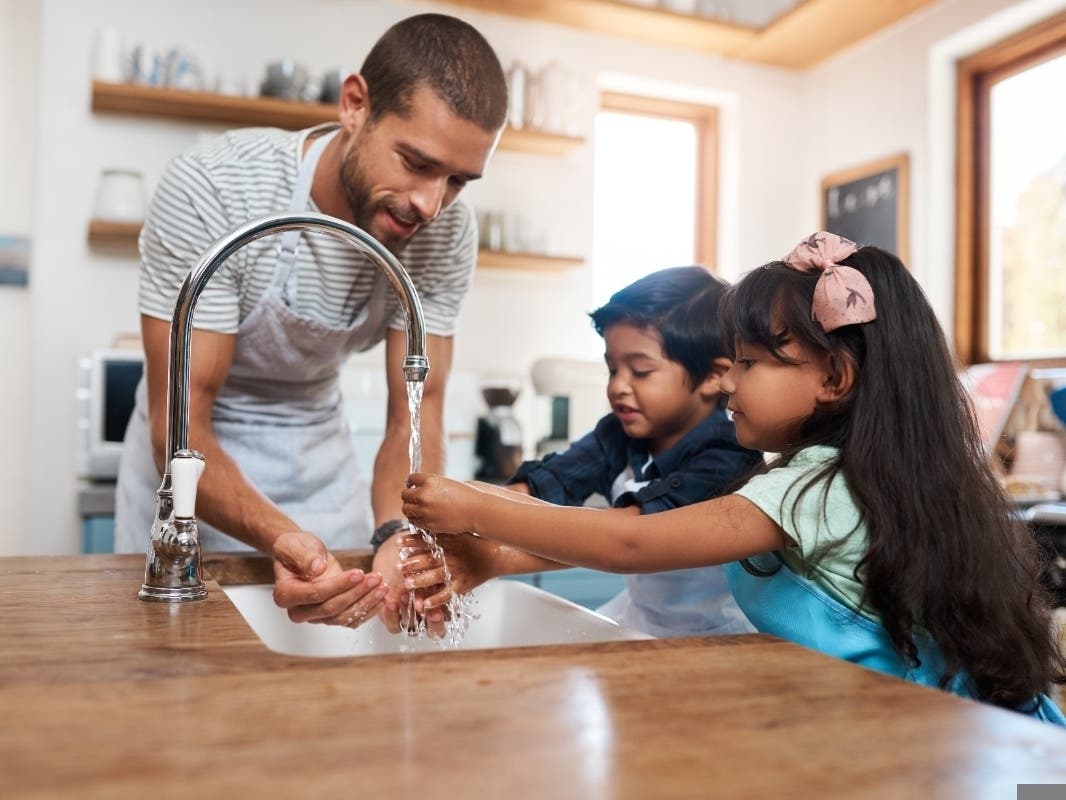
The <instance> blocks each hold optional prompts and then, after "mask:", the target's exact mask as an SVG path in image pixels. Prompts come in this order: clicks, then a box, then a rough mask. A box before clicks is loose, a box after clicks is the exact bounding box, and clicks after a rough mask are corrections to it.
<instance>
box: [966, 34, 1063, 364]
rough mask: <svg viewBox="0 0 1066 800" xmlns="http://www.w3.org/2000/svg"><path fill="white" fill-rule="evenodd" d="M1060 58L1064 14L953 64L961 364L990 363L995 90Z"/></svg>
mask: <svg viewBox="0 0 1066 800" xmlns="http://www.w3.org/2000/svg"><path fill="white" fill-rule="evenodd" d="M1062 55H1066V13H1062V14H1058V15H1056V16H1054V17H1051V18H1050V19H1046V20H1043V21H1042V22H1039V23H1037V24H1035V25H1033V26H1031V27H1029V28H1026V29H1025V30H1023V31H1021V32H1020V33H1017V34H1015V35H1013V36H1010V37H1008V38H1006V39H1003V40H1002V41H999V42H997V43H996V44H993V45H991V46H990V47H987V48H984V49H983V50H980V51H978V52H976V53H974V54H972V55H970V56H967V57H966V58H963V59H960V60H959V61H958V62H957V69H956V88H957V91H956V150H955V153H956V174H955V209H956V210H955V324H954V334H955V348H956V351H957V353H958V356H959V359H960V360H961V361H962V362H963V363H964V364H976V363H982V362H987V361H991V360H992V358H991V356H990V347H989V330H988V324H989V300H990V296H989V295H990V288H989V283H990V282H989V275H988V270H989V264H988V227H989V211H988V209H989V199H990V198H989V186H988V184H989V138H990V126H991V118H990V113H989V112H990V101H991V91H992V87H993V86H994V85H995V84H997V83H998V82H1000V81H1002V80H1004V79H1005V78H1009V77H1011V76H1012V75H1016V74H1018V73H1020V72H1024V71H1025V70H1027V69H1029V68H1031V67H1034V66H1037V65H1038V64H1041V63H1043V62H1045V61H1049V60H1051V59H1053V58H1057V57H1059V56H1062ZM1003 360H1006V361H1012V360H1018V359H1003ZM1022 360H1024V361H1025V362H1027V363H1030V364H1035V365H1048V366H1052V365H1056V366H1058V365H1066V353H1063V354H1062V355H1061V356H1054V357H1048V358H1031V359H1022Z"/></svg>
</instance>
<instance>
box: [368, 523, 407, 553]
mask: <svg viewBox="0 0 1066 800" xmlns="http://www.w3.org/2000/svg"><path fill="white" fill-rule="evenodd" d="M406 529H407V523H406V522H405V521H404V520H402V519H390V520H388V521H387V522H383V523H381V524H380V525H379V526H378V527H377V530H375V531H374V535H373V536H371V537H370V548H371V549H372V550H373V551H374V555H377V552H378V550H380V549H381V545H383V544H385V542H387V541H388V540H389V539H390V538H391V537H392V536H393V535H395V534H396V533H399V532H400V531H402V530H406Z"/></svg>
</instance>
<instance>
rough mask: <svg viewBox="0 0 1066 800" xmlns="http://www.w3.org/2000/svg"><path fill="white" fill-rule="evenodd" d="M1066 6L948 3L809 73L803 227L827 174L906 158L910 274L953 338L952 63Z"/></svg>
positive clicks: (1051, 2)
mask: <svg viewBox="0 0 1066 800" xmlns="http://www.w3.org/2000/svg"><path fill="white" fill-rule="evenodd" d="M1063 8H1066V0H1027V1H1026V2H1012V0H946V1H943V2H940V3H936V4H935V5H933V6H931V7H929V8H928V9H926V10H923V11H920V12H918V13H916V14H913V15H911V16H910V17H907V18H906V19H904V20H903V21H902V22H900V23H898V24H897V25H895V26H893V27H891V28H889V29H887V30H885V31H882V32H881V33H880V34H879V35H877V36H875V37H871V38H870V39H868V40H866V41H864V42H862V43H860V44H859V45H857V46H856V47H853V48H851V49H849V50H847V51H845V52H844V53H842V54H840V55H838V56H837V57H835V58H833V59H830V60H829V61H826V62H824V63H823V64H821V65H819V66H817V67H815V68H814V69H812V70H810V71H808V72H807V73H806V76H805V81H804V86H803V94H804V96H805V97H806V98H808V100H809V101H810V105H811V107H812V108H813V109H814V111H813V113H812V120H814V121H813V124H812V123H808V125H807V127H808V129H809V130H810V132H811V135H810V136H808V137H807V142H806V148H805V157H804V158H803V159H802V162H801V164H802V173H803V183H804V186H807V187H810V188H809V190H808V192H807V193H806V194H805V195H804V198H803V201H804V207H805V208H806V210H807V212H806V214H805V215H804V217H801V219H803V218H805V219H807V220H808V224H807V225H805V226H804V227H805V228H809V227H813V226H815V225H817V224H818V214H819V211H818V188H819V186H820V185H821V180H822V178H823V177H824V176H825V175H826V174H828V173H831V172H834V171H837V170H840V169H844V168H848V167H851V166H854V165H857V164H862V163H865V162H867V161H871V160H875V159H878V158H881V157H883V156H888V155H892V154H895V153H898V152H906V153H909V154H910V176H911V185H910V259H909V261H910V263H909V264H908V266H909V267H910V268H911V269H912V271H913V272H914V274H915V275H916V276H917V278H918V280H919V281H920V282H921V283H922V286H923V288H924V289H925V291H926V293H927V295H928V296H929V300H930V302H931V303H932V305H933V307H934V309H935V310H936V312H937V315H938V316H939V318H940V321H941V324H943V325H944V327H945V329H946V330H947V332H948V335H949V336H950V335H951V332H952V330H951V328H952V315H953V313H954V295H953V293H954V269H955V264H954V261H953V259H954V238H953V237H954V226H955V208H954V187H955V147H954V136H955V68H954V62H955V60H957V59H958V58H960V57H962V56H965V55H967V54H969V53H972V52H974V51H976V50H979V49H981V48H982V47H984V46H987V45H989V44H991V43H992V42H995V41H998V40H1000V39H1002V38H1004V37H1006V36H1008V35H1010V34H1011V33H1013V32H1015V31H1018V30H1020V29H1022V28H1024V27H1027V26H1028V25H1032V24H1034V23H1036V22H1038V21H1039V20H1041V19H1043V18H1045V17H1048V16H1050V15H1052V14H1054V13H1056V12H1057V11H1060V10H1062V9H1063ZM793 233H795V231H793ZM800 233H802V231H801V232H800ZM792 238H796V236H793V237H792Z"/></svg>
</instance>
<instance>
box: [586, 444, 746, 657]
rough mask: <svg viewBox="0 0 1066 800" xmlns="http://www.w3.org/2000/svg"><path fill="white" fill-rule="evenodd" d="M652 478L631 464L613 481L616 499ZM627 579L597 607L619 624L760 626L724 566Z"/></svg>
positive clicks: (682, 630) (697, 631) (656, 629)
mask: <svg viewBox="0 0 1066 800" xmlns="http://www.w3.org/2000/svg"><path fill="white" fill-rule="evenodd" d="M649 465H650V462H649V464H645V465H644V470H647V468H648V466H649ZM647 483H648V481H646V480H637V479H636V478H635V476H634V475H633V469H632V467H626V469H625V470H624V471H623V472H622V474H621V475H619V476H618V478H616V479H615V482H614V485H613V486H611V503H612V504H613V503H614V501H615V500H617V499H618V498H619V497H620V496H621V495H622V494H624V493H625V492H636V491H638V490H639V489H641V488H643V487H644V486H645V485H647ZM625 579H626V588H625V589H623V590H622V591H621V592H619V593H618V594H616V595H615V596H614V597H612V598H611V599H610V600H608V601H607V602H606V603H604V604H603V605H602V606H600V607H599V608H598V609H596V610H597V611H598V612H600V613H601V614H603V615H604V616H605V617H609V618H610V619H613V620H614V621H615V622H617V623H618V624H619V625H624V626H625V627H627V628H634V629H635V630H638V631H644V633H648V634H651V635H652V636H656V637H659V638H664V637H670V636H708V635H716V634H725V633H753V632H754V631H755V628H754V627H752V625H751V623H750V622H748V619H747V617H745V616H744V612H743V611H741V610H740V607H739V606H737V603H736V601H735V600H734V599H733V594H732V592H730V590H729V583H728V581H727V580H726V573H725V568H724V567H720V566H715V567H696V568H694V569H675V570H670V571H669V572H649V573H646V574H641V575H626V576H625Z"/></svg>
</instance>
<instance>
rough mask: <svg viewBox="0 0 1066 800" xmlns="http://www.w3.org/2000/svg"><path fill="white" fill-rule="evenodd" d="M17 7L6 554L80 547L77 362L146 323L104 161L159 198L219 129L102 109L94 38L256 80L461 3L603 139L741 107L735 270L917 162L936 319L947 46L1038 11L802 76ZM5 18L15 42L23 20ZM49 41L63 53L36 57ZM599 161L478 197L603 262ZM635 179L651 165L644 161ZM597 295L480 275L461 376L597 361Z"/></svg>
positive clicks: (145, 8) (489, 183)
mask: <svg viewBox="0 0 1066 800" xmlns="http://www.w3.org/2000/svg"><path fill="white" fill-rule="evenodd" d="M1063 2H1066V0H1063ZM0 3H2V5H0V9H3V11H4V18H3V21H4V27H3V29H2V30H3V34H2V36H3V38H2V39H0V43H2V44H5V45H6V44H7V43H8V38H9V37H10V38H11V39H12V41H14V42H15V43H16V44H17V46H18V47H20V48H22V49H23V50H29V51H30V52H31V57H29V58H24V59H21V60H20V61H19V62H18V63H19V68H18V70H17V71H16V72H17V76H18V77H17V81H16V78H15V74H13V71H12V70H10V69H7V68H6V67H7V65H8V60H9V59H11V58H12V57H13V55H12V53H11V52H10V51H11V48H9V47H7V46H5V47H4V48H3V52H2V53H0V58H3V59H5V60H4V61H0V66H3V67H5V69H3V70H2V71H0V92H2V94H0V100H6V99H7V98H8V97H11V98H13V99H14V100H15V101H16V102H15V108H16V109H18V110H20V112H21V113H19V114H17V115H16V117H17V118H19V119H26V120H28V124H27V125H26V130H25V131H17V132H13V131H11V130H5V131H0V137H3V138H0V144H4V145H7V146H6V147H2V148H0V166H2V174H3V175H5V176H6V175H8V174H13V175H14V177H15V179H16V180H15V181H14V185H15V186H16V187H20V188H19V190H18V191H16V192H14V193H13V192H11V191H10V190H9V191H8V192H6V193H5V194H6V195H7V196H6V197H5V198H4V199H2V200H0V231H3V230H4V229H7V228H12V227H13V226H14V227H17V226H18V225H20V224H21V225H23V226H24V227H25V228H26V229H32V232H33V237H34V247H35V250H34V258H33V265H32V270H33V275H32V279H31V287H30V290H29V292H21V293H20V294H19V295H17V296H16V299H14V300H12V302H11V303H10V304H9V305H10V307H9V305H6V303H7V301H8V300H9V299H10V298H9V297H5V296H2V295H0V303H3V304H5V305H0V335H3V336H4V341H6V342H13V341H27V340H28V341H29V344H28V345H27V346H26V348H25V349H20V350H19V353H16V354H11V355H8V354H5V355H4V356H3V357H2V358H0V387H5V389H4V391H3V392H0V395H2V396H3V402H4V404H5V405H4V408H5V409H7V408H8V407H9V405H10V403H11V401H12V397H11V396H10V393H9V392H8V390H7V389H6V387H28V394H25V393H24V394H23V395H21V396H20V395H19V394H18V391H17V390H16V392H15V394H14V402H15V403H16V405H15V406H14V407H13V408H12V410H11V413H10V414H8V413H5V414H3V415H0V425H3V426H9V429H8V428H0V433H6V434H7V435H5V437H4V439H3V441H5V443H6V444H7V443H10V444H9V446H8V450H9V452H8V459H7V464H17V465H18V468H17V469H16V470H14V472H13V473H12V474H11V475H9V476H8V480H6V481H4V482H3V483H2V484H0V512H4V513H5V514H6V515H9V516H5V520H10V519H15V520H18V519H21V520H22V524H21V525H15V526H13V525H10V524H8V523H7V522H6V521H5V524H4V525H3V527H2V528H0V552H8V553H11V552H22V553H65V552H75V551H76V550H77V549H78V547H79V540H78V533H77V530H78V527H77V523H78V520H77V515H76V510H75V504H74V503H75V501H74V498H75V494H76V488H77V484H76V480H75V478H74V474H73V473H74V449H75V437H74V431H75V419H74V400H73V396H74V388H75V379H76V375H75V366H76V362H77V359H78V357H79V356H81V355H83V354H84V353H86V352H88V351H89V350H91V349H92V348H94V347H98V346H106V345H107V344H109V342H110V341H111V339H112V338H113V336H114V335H115V334H116V333H117V332H120V331H134V330H136V327H137V316H136V310H135V309H136V262H135V260H134V259H132V258H130V257H129V255H128V254H124V253H121V252H119V253H108V252H100V251H94V250H90V249H89V248H88V246H87V245H86V243H85V230H86V225H87V222H88V219H89V216H90V210H91V205H92V198H93V191H94V189H95V185H96V179H97V176H98V174H99V172H100V170H101V169H103V168H105V167H112V166H119V167H131V168H135V169H139V170H141V171H142V172H143V173H144V174H145V176H146V178H147V180H148V183H149V186H154V184H155V182H156V180H157V179H158V176H159V174H160V171H161V170H162V167H163V165H164V162H165V160H166V158H167V157H168V156H170V155H171V154H174V153H177V152H178V151H180V150H182V149H184V148H185V147H188V146H189V145H191V144H192V143H193V142H194V141H195V140H196V137H197V136H198V135H200V134H201V133H203V132H205V131H217V130H220V128H204V127H202V126H197V125H192V124H185V123H171V122H165V121H158V120H146V119H134V118H124V117H118V116H102V115H101V116H97V115H93V114H92V113H91V112H90V110H89V92H90V85H89V75H88V65H89V58H90V45H91V33H92V31H93V30H94V29H97V28H100V27H103V26H110V27H114V28H116V29H117V30H118V31H119V32H120V33H121V34H122V35H123V36H124V37H125V38H126V39H127V40H128V41H136V42H143V43H146V44H149V45H153V46H159V47H165V46H170V45H179V46H183V47H185V48H188V49H190V50H192V51H193V52H194V53H196V54H198V55H200V56H201V57H202V58H203V59H204V61H205V66H207V68H208V70H209V71H210V72H217V71H225V72H227V73H242V72H243V73H244V74H246V75H247V76H248V77H249V78H250V79H253V80H258V77H259V74H260V71H261V69H262V66H263V65H264V64H265V63H266V62H267V61H269V60H271V59H273V58H277V57H281V56H289V57H293V58H296V59H297V60H300V61H303V62H305V63H306V64H307V65H308V66H309V67H310V68H312V69H316V70H323V69H327V68H330V67H342V68H356V67H357V66H358V64H359V62H360V61H361V59H362V56H363V55H364V54H365V52H366V50H367V49H368V47H369V45H370V44H371V42H372V41H373V39H374V38H375V37H376V36H377V35H378V34H379V33H380V32H381V31H382V30H383V29H384V28H385V27H387V26H388V25H389V24H391V23H392V22H393V21H395V20H397V19H400V18H402V17H404V16H407V15H409V14H411V13H416V12H418V11H422V10H446V11H450V12H451V13H455V14H457V15H459V16H462V17H464V18H466V19H468V20H470V21H471V22H473V23H474V24H475V25H477V26H478V27H479V28H480V29H481V30H482V31H483V32H484V33H485V34H486V36H487V37H488V38H489V40H490V41H492V42H493V44H494V45H495V46H496V48H497V50H498V52H499V53H500V55H501V58H502V60H504V61H505V62H507V61H509V60H511V59H512V58H520V59H521V60H522V61H524V62H525V63H527V64H529V65H531V66H533V67H538V66H540V65H542V64H543V63H545V62H547V61H548V60H549V59H550V58H559V59H560V60H562V61H564V62H566V63H567V64H568V65H569V66H571V67H572V68H574V69H575V70H577V72H578V73H579V75H580V78H581V85H582V87H583V92H584V100H585V102H584V108H585V112H584V115H583V117H582V128H583V132H584V133H585V134H591V130H592V114H593V111H594V106H595V95H596V90H597V88H600V87H608V88H611V89H615V90H618V89H621V90H625V89H632V90H640V89H648V90H653V91H655V92H657V93H659V94H665V95H670V96H674V97H677V98H679V99H689V100H696V101H701V100H702V101H708V102H715V103H717V104H719V105H720V106H721V107H722V109H723V115H722V120H723V129H722V135H723V142H722V170H723V176H722V177H723V196H722V202H721V204H720V207H721V211H720V224H721V227H722V230H721V244H720V251H719V267H720V268H721V270H722V271H723V273H725V274H726V275H727V276H735V275H737V274H738V273H739V272H740V271H741V269H746V268H749V267H751V266H753V265H756V264H759V263H762V262H764V261H766V260H769V259H770V258H772V257H774V256H777V255H779V254H781V253H783V252H785V251H787V249H788V248H789V247H791V245H792V244H794V242H795V240H796V239H797V238H798V237H799V236H800V235H802V234H803V233H805V232H807V231H808V230H809V229H810V228H811V227H812V226H813V225H814V224H815V223H816V222H817V204H816V200H817V188H818V183H819V180H820V177H821V175H823V174H825V173H826V172H828V171H832V170H835V169H837V168H840V167H844V166H849V165H851V164H852V163H856V162H862V161H865V160H866V159H868V158H873V157H878V156H880V155H884V154H886V153H888V152H895V151H898V150H908V151H910V152H911V153H912V194H913V197H912V203H911V216H912V226H913V228H912V230H913V233H912V248H913V250H912V252H913V253H914V254H915V255H914V258H913V259H912V260H913V261H914V263H915V265H916V271H917V272H918V274H919V275H920V276H921V277H922V278H923V280H927V281H928V284H929V285H930V286H931V287H932V289H931V293H932V295H933V299H934V302H935V303H936V305H937V307H938V310H940V311H941V312H942V313H943V314H945V315H947V314H949V312H950V263H947V262H946V261H944V260H943V259H940V260H937V259H935V258H932V257H931V251H932V250H933V249H934V244H935V237H934V236H933V234H932V232H931V231H930V230H929V226H930V222H929V220H928V219H927V214H928V212H929V210H930V207H931V205H932V204H931V203H930V202H929V200H928V199H927V196H928V193H929V192H930V190H931V187H932V186H933V184H934V179H933V177H931V176H932V173H934V172H935V171H936V170H935V169H934V167H939V168H947V166H948V165H949V164H950V158H949V157H948V158H947V159H946V160H945V159H941V160H940V161H939V162H937V164H931V163H930V161H931V158H932V156H933V155H934V154H933V153H931V152H930V145H929V140H930V137H931V134H930V124H931V123H930V120H931V119H932V118H933V117H934V116H936V114H937V113H938V112H939V111H940V109H939V108H937V107H934V105H935V104H937V103H948V104H950V102H951V101H950V98H947V99H945V98H941V97H934V96H933V95H931V93H930V90H929V85H930V81H931V77H930V76H931V69H932V68H931V66H930V60H931V58H932V55H931V53H932V51H933V50H934V49H935V48H936V47H937V46H938V43H940V42H942V40H944V39H945V38H946V37H951V36H954V35H955V34H956V33H957V31H959V30H960V29H963V28H967V27H969V26H971V25H973V24H976V23H978V22H979V21H981V20H982V19H983V18H985V17H991V18H995V16H996V14H997V13H998V12H999V11H1001V10H1002V9H1008V10H1010V7H1014V8H1015V9H1016V8H1020V7H1023V6H1024V7H1025V8H1030V7H1033V6H1035V5H1036V4H1035V3H1034V2H1027V3H1010V2H1007V0H999V2H996V0H954V1H953V2H952V1H951V0H945V2H942V3H940V4H938V5H936V6H934V7H933V8H932V9H931V10H929V11H927V12H924V13H923V14H922V15H921V16H920V17H919V18H916V19H915V21H913V22H911V21H905V22H904V23H903V26H904V27H903V28H901V29H899V30H892V31H888V32H886V33H884V34H882V35H880V36H878V37H875V38H874V39H872V40H870V41H869V42H867V43H862V44H860V45H859V46H858V47H857V48H855V50H854V51H853V52H849V53H847V54H844V55H842V56H839V57H837V58H836V59H834V60H833V61H831V62H828V63H827V64H825V65H824V66H822V67H819V68H817V69H816V70H813V71H811V72H809V73H806V74H797V73H792V72H787V71H783V70H778V69H773V68H768V67H761V66H757V65H750V64H743V63H736V62H728V61H726V60H724V59H720V58H716V57H713V56H707V55H702V54H698V53H694V52H689V51H685V50H680V49H673V48H664V47H656V46H653V45H647V44H641V43H635V42H630V41H623V40H619V39H613V38H610V37H606V36H600V35H596V34H592V33H587V32H579V31H573V30H569V29H564V28H558V27H554V26H548V25H541V24H535V23H529V22H526V21H522V20H516V19H510V18H506V17H502V16H496V15H490V14H479V13H475V12H471V11H468V10H466V9H461V8H454V9H453V8H449V7H446V6H440V5H437V4H430V3H408V2H403V3H400V2H387V1H386V0H305V1H304V2H301V3H299V4H294V3H291V2H279V1H278V0H259V1H258V2H251V0H229V2H225V3H219V2H208V0H187V1H186V2H184V3H181V4H175V3H167V2H163V0H150V1H147V2H146V0H87V1H86V2H81V3H72V2H67V1H65V0H37V2H32V0H0ZM1047 5H1048V4H1047V3H1043V6H1047ZM295 9H299V13H298V14H297V13H296V11H295ZM205 20H209V21H210V22H209V24H205ZM9 21H10V22H13V25H14V30H11V29H9V28H8V23H9ZM1014 24H1017V23H1016V21H1015V23H1014ZM38 31H39V34H38V35H35V34H37V32H38ZM35 49H36V52H37V53H47V57H46V58H39V57H36V56H33V55H32V53H33V51H34V50H35ZM16 52H17V49H16ZM938 52H939V51H938ZM27 64H28V65H29V66H27ZM26 87H33V89H34V91H31V92H27V91H26ZM841 92H843V94H841ZM35 104H37V105H38V107H39V109H40V113H39V116H38V115H37V114H35V113H34V109H33V106H34V105H35ZM949 107H950V105H949V106H945V108H949ZM812 122H813V123H815V124H812ZM7 127H9V128H10V127H12V126H7ZM20 144H21V147H20V146H18V145H20ZM34 147H36V152H37V156H38V157H37V159H36V167H35V169H36V176H35V177H34V176H33V175H32V174H29V173H28V172H27V170H31V169H33V168H34V167H33V166H32V164H33V161H34V160H33V159H32V158H30V157H27V155H28V154H30V155H32V152H31V151H32V150H33V149H34ZM591 163H592V155H591V148H590V146H588V145H586V146H585V147H584V148H582V149H580V150H579V151H577V152H576V153H574V154H572V155H571V156H569V157H567V158H565V159H561V160H558V161H553V160H544V159H540V158H536V157H533V156H529V155H519V154H511V153H498V154H497V155H496V156H495V157H494V159H493V162H492V163H491V164H490V167H489V171H488V172H487V177H486V178H485V179H484V180H483V181H482V182H479V183H478V184H477V185H475V186H472V187H471V188H470V189H469V190H468V195H467V196H468V198H469V199H470V200H471V201H473V202H474V203H475V204H477V205H483V206H485V207H493V206H507V207H511V208H516V209H517V210H520V211H523V212H525V213H526V214H527V215H528V216H530V217H533V216H534V215H536V217H537V219H539V220H541V221H543V222H544V223H545V224H547V225H548V226H549V227H550V230H551V241H550V246H551V249H552V250H553V251H555V252H558V253H561V254H571V253H575V254H582V255H585V256H588V255H590V252H589V251H590V247H591V230H590V221H591V208H590V203H591V182H592V175H591ZM639 168H640V165H639V163H638V164H635V165H634V169H639ZM5 183H7V180H6V179H5ZM9 186H10V184H9ZM34 192H35V193H36V202H35V203H33V204H32V206H31V204H30V203H29V202H26V201H25V200H24V199H19V200H17V201H13V200H12V196H14V197H17V198H27V197H28V196H32V195H33V194H34ZM31 209H32V210H31ZM22 215H29V216H30V217H32V218H31V219H27V218H25V217H24V216H22ZM649 266H659V265H649ZM519 298H520V299H519ZM590 304H591V271H590V268H588V267H586V268H583V269H578V270H574V271H571V272H566V273H561V274H559V273H553V274H550V275H537V274H530V273H520V272H515V273H506V272H499V271H488V270H482V271H479V272H478V274H477V276H476V278H475V282H474V287H473V289H472V291H471V294H470V296H469V297H468V299H467V301H466V306H465V310H464V314H463V317H462V321H461V325H462V327H461V329H460V332H459V336H458V339H457V346H456V357H455V362H456V363H455V366H456V368H457V369H461V370H469V371H471V372H480V373H497V374H499V373H506V372H510V373H514V374H520V375H527V374H528V369H529V365H530V364H531V362H532V361H533V360H534V359H535V358H536V357H538V356H541V355H552V354H566V355H575V354H576V355H584V356H587V357H591V358H596V357H598V354H599V352H600V342H599V341H598V340H597V339H596V337H595V336H594V335H593V334H592V333H591V331H590V329H589V326H588V324H587V321H586V318H585V316H584V315H585V312H587V311H588V310H589V307H590ZM19 334H22V335H19ZM15 336H18V338H14V337H15ZM358 362H359V365H360V366H363V365H365V366H373V367H376V366H377V365H378V363H379V362H380V354H379V353H372V354H369V355H365V356H362V357H360V358H359V359H358ZM30 398H32V403H31V402H30ZM520 402H524V403H526V405H525V406H524V411H525V413H526V414H528V411H529V408H528V398H524V400H523V401H520ZM13 421H14V423H15V424H12V423H13ZM5 468H6V467H0V469H5ZM3 474H4V473H0V477H3ZM20 530H21V531H24V534H22V535H20V533H19V531H20Z"/></svg>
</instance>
